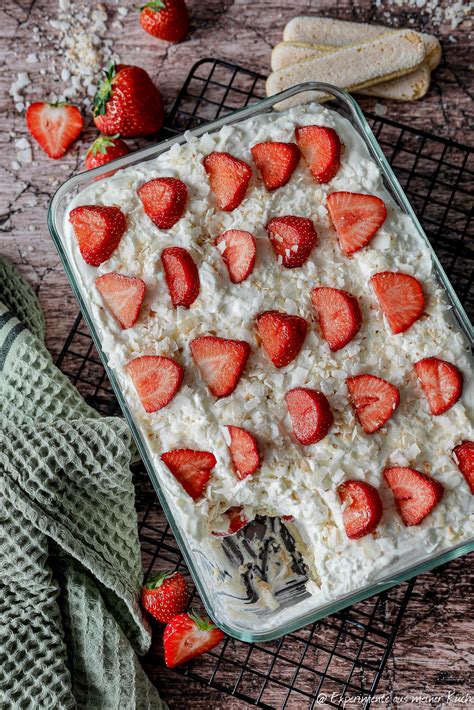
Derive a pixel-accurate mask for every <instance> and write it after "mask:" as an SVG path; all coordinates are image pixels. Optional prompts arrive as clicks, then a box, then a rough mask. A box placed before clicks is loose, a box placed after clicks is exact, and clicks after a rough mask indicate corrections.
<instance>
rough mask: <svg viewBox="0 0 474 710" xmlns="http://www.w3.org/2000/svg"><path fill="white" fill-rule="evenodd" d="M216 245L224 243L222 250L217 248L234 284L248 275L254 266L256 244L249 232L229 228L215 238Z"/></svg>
mask: <svg viewBox="0 0 474 710" xmlns="http://www.w3.org/2000/svg"><path fill="white" fill-rule="evenodd" d="M215 243H216V246H219V244H225V249H224V251H221V249H219V251H220V253H221V256H222V258H223V260H224V263H225V265H226V266H227V271H228V272H229V278H230V280H231V281H232V283H234V284H239V283H241V282H242V281H245V279H246V278H247V277H248V276H250V274H251V273H252V271H253V267H254V266H255V255H256V253H257V246H256V244H255V238H254V236H253V234H250V232H243V231H242V230H241V229H229V230H228V231H227V232H224V233H223V234H221V235H220V236H218V237H217V239H216V242H215Z"/></svg>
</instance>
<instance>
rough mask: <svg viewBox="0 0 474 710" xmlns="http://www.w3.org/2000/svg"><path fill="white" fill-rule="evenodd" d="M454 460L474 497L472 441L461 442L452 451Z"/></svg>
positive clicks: (473, 450) (473, 447)
mask: <svg viewBox="0 0 474 710" xmlns="http://www.w3.org/2000/svg"><path fill="white" fill-rule="evenodd" d="M453 454H454V460H455V461H456V465H457V466H458V467H459V470H460V471H461V473H462V475H463V476H464V478H465V479H466V483H467V485H468V486H469V490H470V491H471V493H472V494H473V495H474V441H462V442H461V443H460V444H458V445H457V446H455V448H454V450H453Z"/></svg>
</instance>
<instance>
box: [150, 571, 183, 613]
mask: <svg viewBox="0 0 474 710" xmlns="http://www.w3.org/2000/svg"><path fill="white" fill-rule="evenodd" d="M141 602H142V607H143V608H144V609H146V611H147V612H148V613H149V614H151V615H152V616H153V618H155V619H156V620H157V621H160V622H161V623H162V624H167V623H168V621H171V619H173V618H174V617H175V616H176V614H180V613H181V612H183V611H184V610H185V609H186V605H187V603H188V588H187V584H186V580H185V579H184V577H183V575H182V574H181V573H180V572H161V573H160V574H155V575H153V577H149V578H148V579H147V581H146V582H145V584H144V585H143V587H142V594H141Z"/></svg>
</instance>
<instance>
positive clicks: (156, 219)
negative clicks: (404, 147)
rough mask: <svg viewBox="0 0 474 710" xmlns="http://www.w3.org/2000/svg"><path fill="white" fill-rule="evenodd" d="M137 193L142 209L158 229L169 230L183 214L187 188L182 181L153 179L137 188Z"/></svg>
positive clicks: (169, 178)
mask: <svg viewBox="0 0 474 710" xmlns="http://www.w3.org/2000/svg"><path fill="white" fill-rule="evenodd" d="M137 193H138V197H139V198H140V200H141V201H142V204H143V209H144V210H145V212H146V213H147V215H148V216H149V218H150V219H151V221H152V222H153V223H154V224H156V226H157V227H159V228H160V229H171V227H172V226H173V225H174V224H176V222H177V221H178V220H180V219H181V217H182V216H183V214H184V210H185V208H186V200H187V198H188V188H187V187H186V185H185V184H184V182H183V181H182V180H178V179H177V178H171V177H164V178H154V179H153V180H149V181H148V182H146V183H145V184H144V185H142V186H141V187H139V188H138V190H137Z"/></svg>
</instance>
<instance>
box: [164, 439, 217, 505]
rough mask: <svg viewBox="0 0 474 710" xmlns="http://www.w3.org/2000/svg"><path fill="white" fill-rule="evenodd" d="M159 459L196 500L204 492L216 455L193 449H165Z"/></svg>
mask: <svg viewBox="0 0 474 710" xmlns="http://www.w3.org/2000/svg"><path fill="white" fill-rule="evenodd" d="M161 460H162V461H163V463H165V464H166V466H167V467H168V468H169V470H170V471H171V473H172V474H173V476H174V477H175V478H176V480H177V481H179V483H181V485H182V486H183V488H184V490H185V491H186V493H187V494H188V495H190V496H191V498H192V499H193V500H197V499H198V498H199V497H200V496H201V495H202V494H203V493H204V491H205V489H206V487H207V484H208V481H209V479H210V477H211V471H212V469H213V468H214V466H215V465H216V463H217V461H216V457H215V456H214V454H211V453H210V451H194V450H193V449H174V450H173V451H167V452H166V453H164V454H162V456H161Z"/></svg>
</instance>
